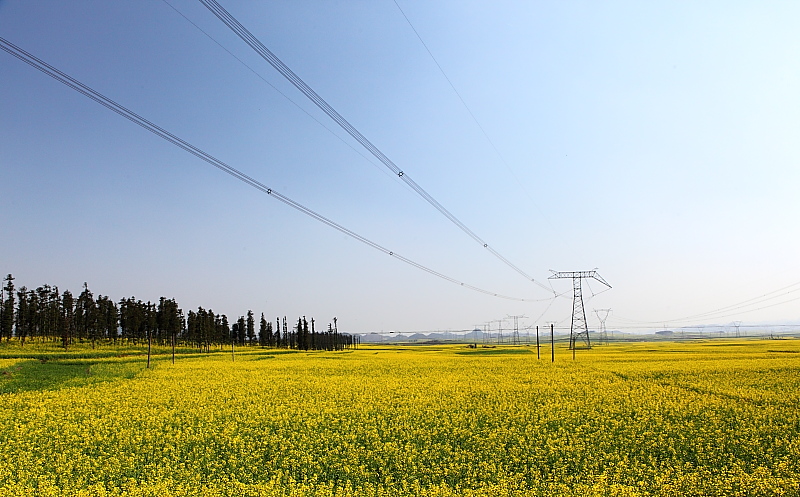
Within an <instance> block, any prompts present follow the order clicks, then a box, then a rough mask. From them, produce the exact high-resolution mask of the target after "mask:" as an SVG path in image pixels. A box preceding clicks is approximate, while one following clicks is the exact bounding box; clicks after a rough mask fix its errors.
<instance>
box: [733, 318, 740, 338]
mask: <svg viewBox="0 0 800 497" xmlns="http://www.w3.org/2000/svg"><path fill="white" fill-rule="evenodd" d="M741 325H742V322H741V321H734V322H733V327H734V328H736V338H739V326H741Z"/></svg>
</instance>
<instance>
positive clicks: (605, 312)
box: [594, 309, 611, 345]
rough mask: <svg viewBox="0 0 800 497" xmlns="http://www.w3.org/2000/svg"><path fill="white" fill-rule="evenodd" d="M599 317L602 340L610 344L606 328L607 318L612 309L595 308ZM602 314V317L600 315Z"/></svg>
mask: <svg viewBox="0 0 800 497" xmlns="http://www.w3.org/2000/svg"><path fill="white" fill-rule="evenodd" d="M594 313H595V314H596V315H597V319H599V320H600V341H601V342H605V343H606V345H608V330H606V319H608V315H609V314H610V313H611V309H594ZM601 314H602V317H601V316H600V315H601Z"/></svg>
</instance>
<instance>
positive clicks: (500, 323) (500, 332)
mask: <svg viewBox="0 0 800 497" xmlns="http://www.w3.org/2000/svg"><path fill="white" fill-rule="evenodd" d="M503 321H505V320H504V319H496V320H495V322H496V323H497V344H498V345H502V344H503Z"/></svg>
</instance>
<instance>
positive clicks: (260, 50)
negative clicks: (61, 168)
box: [200, 0, 555, 293]
mask: <svg viewBox="0 0 800 497" xmlns="http://www.w3.org/2000/svg"><path fill="white" fill-rule="evenodd" d="M200 2H201V3H202V4H203V5H205V6H206V8H208V10H210V11H211V12H212V13H213V14H214V15H216V16H217V18H219V20H220V21H222V22H223V23H224V24H225V25H226V26H228V28H230V29H231V31H233V32H234V33H235V34H236V35H237V36H239V38H241V39H242V41H244V42H245V43H246V44H247V45H249V46H250V48H252V49H253V50H254V51H255V52H256V53H257V54H258V55H260V56H261V57H262V58H263V59H264V60H265V61H267V62H268V63H269V64H270V65H271V66H272V67H274V68H275V69H276V70H277V71H278V72H279V73H280V74H281V75H282V76H283V77H285V78H286V79H287V80H288V81H289V82H290V83H292V84H293V85H294V86H295V87H296V88H297V89H298V90H300V92H301V93H303V95H305V96H306V97H307V98H308V99H309V100H311V101H312V102H313V103H314V104H315V105H316V106H317V107H319V108H320V110H322V111H323V112H324V113H325V114H327V115H328V117H330V118H331V119H333V120H334V122H336V124H338V125H339V126H340V127H341V128H342V129H344V130H345V131H346V132H347V133H348V134H349V135H350V136H352V137H353V138H354V139H355V140H356V141H358V142H359V143H360V144H361V145H362V146H363V147H364V148H366V149H367V150H368V151H369V152H370V153H371V154H372V155H374V156H375V157H376V158H377V159H378V160H379V161H381V162H382V163H383V164H384V165H385V166H386V167H387V168H389V170H390V171H392V172H393V173H394V174H396V175H397V177H399V178H400V179H401V180H403V181H404V182H405V183H406V184H407V185H408V186H410V187H411V189H412V190H414V191H415V192H416V193H417V194H418V195H419V196H420V197H422V198H423V199H424V200H425V201H427V202H428V203H429V204H431V205H432V206H433V207H434V208H435V209H436V210H438V211H439V212H440V213H441V214H442V215H444V216H445V217H446V218H447V219H449V220H450V221H451V222H452V223H453V224H455V225H456V226H457V227H458V228H459V229H461V231H463V232H464V233H466V234H467V235H468V236H469V237H470V238H472V239H473V240H474V241H475V242H477V243H479V244H481V245H482V246H483V248H485V249H486V250H488V251H489V252H490V253H491V254H492V255H494V256H495V257H496V258H497V259H499V260H500V261H502V262H503V263H504V264H506V265H507V266H508V267H510V268H511V269H513V270H514V271H516V272H517V273H519V274H520V275H522V276H523V277H525V278H526V279H528V280H530V281H531V282H533V283H535V284H536V285H538V286H540V287H541V288H543V289H544V290H547V291H548V292H551V289H550V288H548V287H547V286H545V285H543V284H542V283H540V282H538V281H537V280H535V279H534V278H533V277H531V276H530V275H529V274H527V273H526V272H525V271H523V270H522V269H521V268H519V267H518V266H516V265H515V264H514V263H512V262H511V261H510V260H508V259H507V258H505V257H504V256H503V255H502V254H500V253H499V252H498V251H497V250H495V249H494V248H493V247H490V246H489V244H488V243H486V242H485V241H484V240H483V239H482V238H481V237H479V236H478V235H477V234H475V232H473V231H472V230H471V229H469V228H468V227H467V225H465V224H464V223H463V222H461V221H460V220H459V219H458V218H457V217H456V216H455V215H453V214H452V213H451V212H450V211H448V210H447V209H446V208H445V207H444V206H443V205H442V204H440V203H439V202H438V201H437V200H436V199H435V198H433V196H431V195H430V194H429V193H428V192H427V191H425V190H424V189H423V188H422V187H421V186H420V185H418V184H417V183H416V182H415V181H414V180H413V179H411V178H410V177H409V176H408V174H406V173H405V172H404V171H403V170H402V169H400V168H399V167H398V166H397V165H396V164H395V163H394V162H392V160H391V159H389V158H388V157H387V156H386V155H385V154H384V153H383V152H381V151H380V150H379V149H378V147H376V146H375V145H373V144H372V142H370V141H369V140H368V139H367V138H366V137H365V136H364V135H362V134H361V132H359V131H358V130H357V129H356V128H355V127H354V126H353V125H352V124H350V122H348V121H347V119H345V118H344V117H342V115H341V114H339V113H338V112H337V111H336V110H335V109H334V108H333V107H331V106H330V104H328V102H326V101H325V99H323V98H322V97H321V96H319V95H318V94H317V93H316V92H315V91H314V90H313V89H311V87H310V86H308V84H306V82H305V81H303V80H302V79H301V78H300V76H298V75H297V74H295V73H294V72H293V71H292V70H291V69H290V68H289V67H288V66H287V65H286V64H284V63H283V61H282V60H280V59H279V58H278V57H277V56H276V55H275V54H274V53H272V52H271V51H270V50H269V49H268V48H267V47H266V46H264V44H263V43H261V41H260V40H259V39H258V38H256V37H255V36H254V35H253V34H252V33H251V32H250V31H249V30H248V29H247V28H245V27H244V26H243V25H242V23H240V22H239V21H238V20H237V19H236V18H235V17H234V16H233V15H231V14H230V13H229V12H228V11H227V10H225V9H224V8H223V7H222V6H221V5H220V4H219V3H218V2H217V1H216V0H200ZM553 293H555V292H553Z"/></svg>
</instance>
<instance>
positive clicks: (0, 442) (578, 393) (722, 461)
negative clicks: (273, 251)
mask: <svg viewBox="0 0 800 497" xmlns="http://www.w3.org/2000/svg"><path fill="white" fill-rule="evenodd" d="M81 360H82V361H84V362H85V364H86V368H85V373H86V374H87V375H90V374H91V373H92V372H93V371H97V372H98V374H100V373H103V371H105V372H106V373H107V372H108V371H110V370H113V369H114V368H121V370H122V371H124V373H125V374H122V375H119V376H117V377H113V375H108V378H110V379H109V380H108V381H92V382H87V383H85V384H83V385H77V386H74V385H75V384H73V383H70V384H68V386H63V385H62V386H60V387H58V388H51V389H47V388H43V389H38V390H20V391H16V392H7V393H2V394H0V497H6V496H9V497H10V496H25V495H30V496H51V495H52V496H61V495H68V496H87V497H100V496H131V497H134V496H196V495H199V496H226V497H227V496H231V497H232V496H331V497H334V496H341V497H344V496H361V495H365V496H431V497H434V496H442V497H444V496H460V495H466V496H556V495H565V496H591V495H597V496H648V495H651V496H691V495H697V496H700V495H702V496H706V495H711V496H714V495H718V496H737V495H739V496H772V495H800V436H799V435H800V409H798V406H799V405H800V404H798V401H800V341H792V340H782V341H767V340H763V341H762V340H751V341H743V340H741V341H728V342H724V341H721V340H716V341H715V340H710V341H704V342H693V343H681V342H673V343H664V342H659V343H636V344H616V345H613V344H612V345H605V346H597V347H595V348H594V349H592V350H588V351H578V353H577V357H576V359H575V360H574V361H573V360H572V358H571V353H570V352H569V351H567V350H565V349H559V350H558V351H557V355H556V361H555V362H553V363H551V362H550V361H549V349H545V350H543V351H542V358H541V360H537V355H536V350H535V347H526V346H517V347H510V346H509V347H497V348H482V347H480V346H479V347H478V348H476V349H468V348H465V347H464V346H455V345H453V346H441V347H434V346H428V347H422V346H420V347H399V346H398V347H377V346H372V347H368V346H364V347H362V348H360V349H358V350H353V351H345V352H322V351H319V352H294V351H291V352H290V351H275V350H268V349H259V348H255V347H253V348H246V349H245V350H244V351H241V352H238V351H237V356H236V360H235V361H232V360H231V356H230V353H228V354H224V353H212V354H198V355H193V356H183V357H181V356H179V357H178V359H177V361H176V363H175V364H174V365H173V364H171V363H170V362H169V361H168V360H167V359H164V358H160V359H158V360H156V361H154V363H153V364H154V367H153V368H152V369H149V370H146V369H144V365H143V364H142V361H141V359H140V358H139V357H120V358H115V357H110V358H103V359H102V360H97V359H91V358H86V359H81ZM74 362H75V361H73V363H74ZM18 363H19V361H18V360H15V359H10V358H9V359H0V371H10V373H9V374H7V375H6V376H13V375H14V374H15V373H14V371H13V367H14V365H15V364H18ZM131 368H134V369H135V371H134V370H133V369H131ZM81 371H83V369H81ZM103 374H105V373H103ZM101 376H102V375H101ZM2 381H6V380H5V379H3V377H0V382H2ZM0 386H2V383H0Z"/></svg>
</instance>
